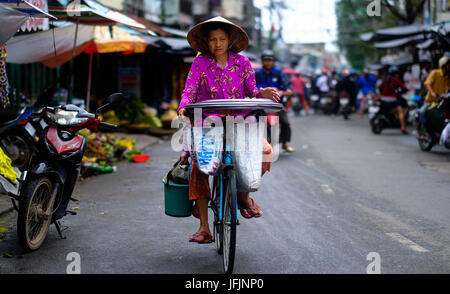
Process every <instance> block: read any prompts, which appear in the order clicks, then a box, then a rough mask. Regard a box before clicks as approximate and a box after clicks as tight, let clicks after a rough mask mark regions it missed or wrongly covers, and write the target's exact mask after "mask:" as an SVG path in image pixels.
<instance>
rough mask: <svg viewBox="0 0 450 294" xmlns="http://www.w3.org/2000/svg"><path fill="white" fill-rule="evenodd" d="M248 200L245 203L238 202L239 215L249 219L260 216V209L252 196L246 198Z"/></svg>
mask: <svg viewBox="0 0 450 294" xmlns="http://www.w3.org/2000/svg"><path fill="white" fill-rule="evenodd" d="M248 199H249V201H247V202H246V203H240V211H241V215H242V216H243V217H244V218H247V219H250V218H254V217H255V218H259V217H261V216H262V209H261V207H260V206H259V205H258V204H256V202H255V201H254V200H253V199H252V198H250V197H249V198H248Z"/></svg>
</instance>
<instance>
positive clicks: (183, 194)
mask: <svg viewBox="0 0 450 294" xmlns="http://www.w3.org/2000/svg"><path fill="white" fill-rule="evenodd" d="M162 182H163V183H164V208H165V212H166V214H167V215H168V216H173V217H189V216H191V214H192V205H193V204H194V201H192V200H189V185H179V184H173V183H166V181H165V180H163V181H162Z"/></svg>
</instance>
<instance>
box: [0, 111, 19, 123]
mask: <svg viewBox="0 0 450 294" xmlns="http://www.w3.org/2000/svg"><path fill="white" fill-rule="evenodd" d="M24 112H25V108H7V109H3V110H0V125H7V124H10V123H12V122H14V121H15V120H17V119H18V118H19V117H20V116H21V115H22V114H23V113H24Z"/></svg>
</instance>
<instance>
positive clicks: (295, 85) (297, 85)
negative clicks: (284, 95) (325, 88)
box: [291, 73, 309, 115]
mask: <svg viewBox="0 0 450 294" xmlns="http://www.w3.org/2000/svg"><path fill="white" fill-rule="evenodd" d="M291 84H292V90H294V93H295V94H297V95H299V97H300V101H301V103H302V105H303V109H305V113H306V115H309V106H308V102H307V101H306V96H305V88H306V82H305V80H304V79H303V76H302V74H301V73H297V74H296V75H295V76H294V77H293V78H292V79H291Z"/></svg>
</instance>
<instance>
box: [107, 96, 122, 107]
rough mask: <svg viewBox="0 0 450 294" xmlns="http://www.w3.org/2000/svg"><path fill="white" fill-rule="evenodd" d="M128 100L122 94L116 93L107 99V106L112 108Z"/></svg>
mask: <svg viewBox="0 0 450 294" xmlns="http://www.w3.org/2000/svg"><path fill="white" fill-rule="evenodd" d="M125 100H126V97H125V95H124V94H122V93H115V94H112V95H111V96H109V97H108V98H107V99H106V104H110V105H111V106H119V105H121V104H122V103H123V102H124V101H125Z"/></svg>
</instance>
